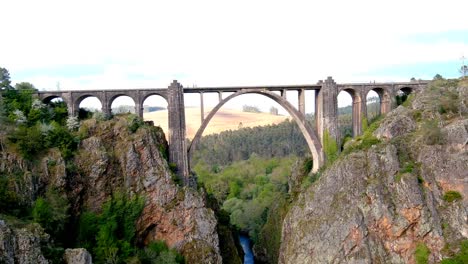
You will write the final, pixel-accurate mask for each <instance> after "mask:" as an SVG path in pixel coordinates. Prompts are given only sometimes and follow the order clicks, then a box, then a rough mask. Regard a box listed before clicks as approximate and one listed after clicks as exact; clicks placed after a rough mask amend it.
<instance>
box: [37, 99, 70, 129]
mask: <svg viewBox="0 0 468 264" xmlns="http://www.w3.org/2000/svg"><path fill="white" fill-rule="evenodd" d="M42 102H43V103H44V104H47V105H48V106H49V107H50V108H51V109H52V115H53V119H54V120H55V121H56V122H58V123H60V124H65V121H66V119H67V117H68V115H69V113H68V107H69V106H68V105H67V103H66V102H65V100H64V99H63V98H62V97H60V96H49V97H46V98H44V99H43V100H42Z"/></svg>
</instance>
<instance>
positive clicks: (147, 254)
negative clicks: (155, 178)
mask: <svg viewBox="0 0 468 264" xmlns="http://www.w3.org/2000/svg"><path fill="white" fill-rule="evenodd" d="M143 207H144V199H143V197H141V196H134V197H131V198H130V197H128V196H127V195H125V194H123V193H120V192H119V193H115V194H114V195H113V196H112V198H111V199H110V200H108V201H107V202H105V203H104V204H103V206H102V212H101V213H100V214H95V213H92V212H89V211H85V212H83V213H82V214H81V216H80V219H79V224H78V234H77V245H76V246H78V247H84V248H87V249H88V250H90V251H91V252H92V253H93V256H94V260H95V261H96V263H141V264H146V263H148V264H152V263H184V258H183V257H182V256H181V255H180V254H178V253H177V252H176V251H175V250H171V249H169V248H168V247H167V245H166V244H165V243H164V242H163V241H155V242H151V243H150V244H149V245H148V246H147V247H145V248H144V249H139V248H138V247H137V243H136V240H135V234H136V229H135V222H136V220H137V219H138V217H140V215H141V212H142V211H143Z"/></svg>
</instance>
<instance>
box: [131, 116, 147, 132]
mask: <svg viewBox="0 0 468 264" xmlns="http://www.w3.org/2000/svg"><path fill="white" fill-rule="evenodd" d="M144 124H145V123H144V122H143V120H142V119H141V118H139V117H138V116H136V115H129V117H128V130H129V131H130V132H132V133H135V132H136V131H137V130H138V128H140V127H142V126H143V125H144Z"/></svg>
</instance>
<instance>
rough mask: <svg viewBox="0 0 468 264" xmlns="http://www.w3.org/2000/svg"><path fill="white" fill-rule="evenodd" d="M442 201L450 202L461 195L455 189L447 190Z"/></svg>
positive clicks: (456, 199) (458, 198)
mask: <svg viewBox="0 0 468 264" xmlns="http://www.w3.org/2000/svg"><path fill="white" fill-rule="evenodd" d="M443 199H444V201H446V202H448V203H451V202H454V201H458V200H461V199H462V195H461V194H460V193H459V192H457V191H447V192H446V193H444V196H443Z"/></svg>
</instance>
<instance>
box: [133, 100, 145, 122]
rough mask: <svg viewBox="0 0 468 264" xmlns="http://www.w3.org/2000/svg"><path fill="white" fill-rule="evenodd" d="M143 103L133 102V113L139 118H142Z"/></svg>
mask: <svg viewBox="0 0 468 264" xmlns="http://www.w3.org/2000/svg"><path fill="white" fill-rule="evenodd" d="M143 110H144V108H143V105H142V104H141V103H139V102H136V103H135V114H137V115H138V116H139V117H140V118H143Z"/></svg>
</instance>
